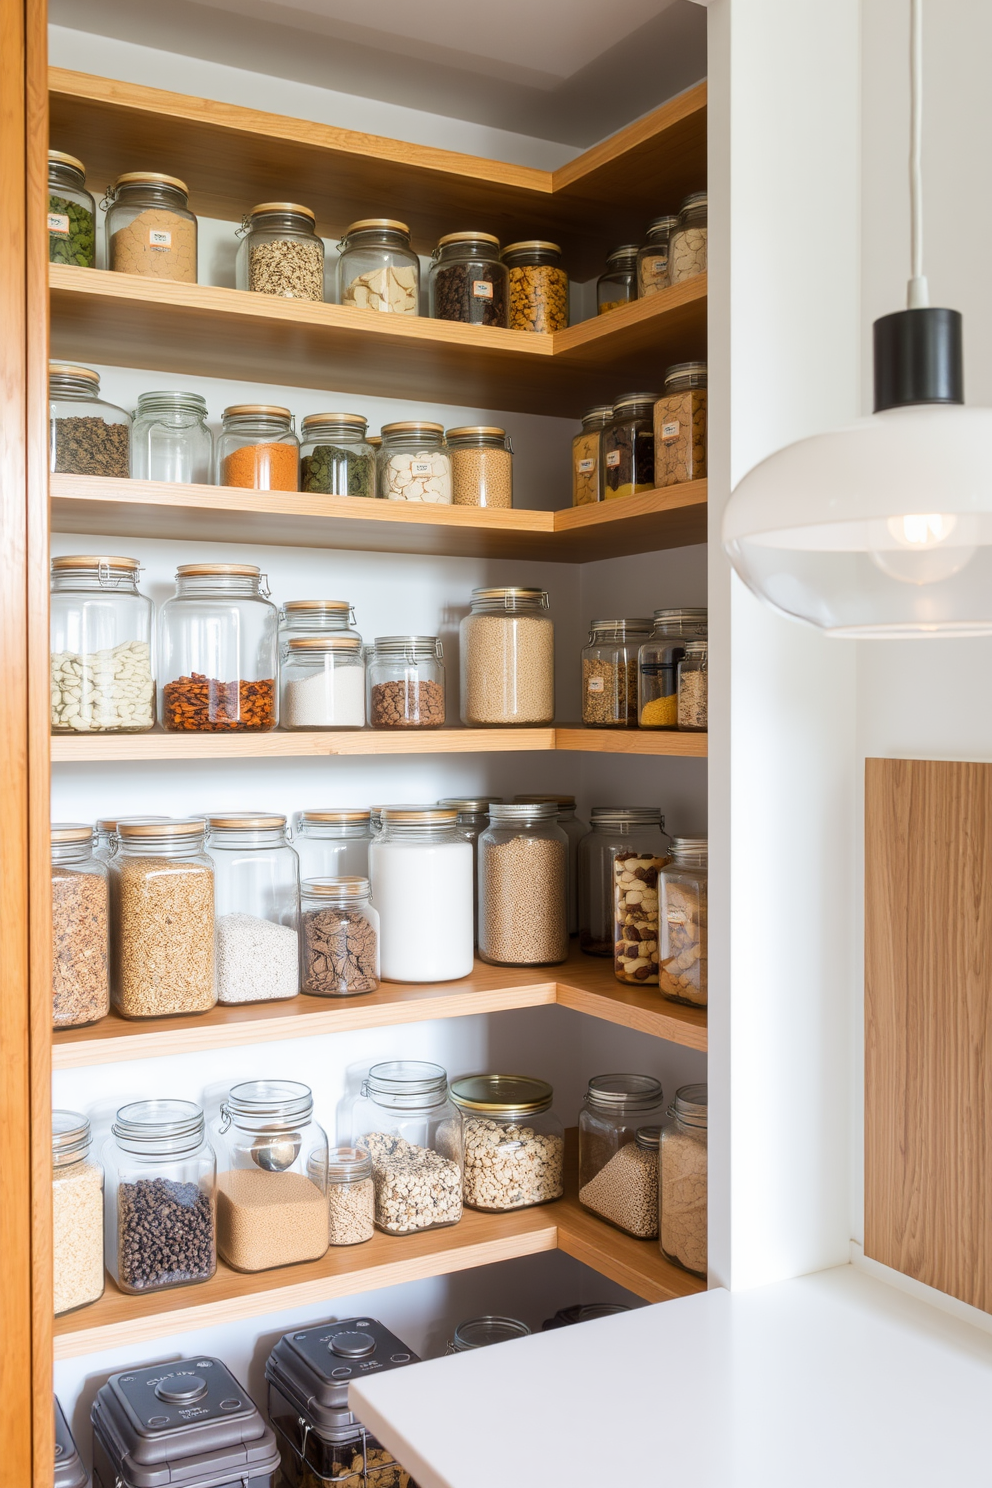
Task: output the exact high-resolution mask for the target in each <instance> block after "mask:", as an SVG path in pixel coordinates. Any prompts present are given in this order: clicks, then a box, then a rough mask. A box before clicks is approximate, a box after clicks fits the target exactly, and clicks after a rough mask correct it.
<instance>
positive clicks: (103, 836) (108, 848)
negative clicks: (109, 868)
mask: <svg viewBox="0 0 992 1488" xmlns="http://www.w3.org/2000/svg"><path fill="white" fill-rule="evenodd" d="M168 820H169V818H168V817H167V816H98V817H97V821H96V833H95V837H94V847H93V856H94V857H95V858H99V860H100V861H101V862H102V863H107V862H109V861H110V859H111V858H112V857H113V856H114V853H115V852H116V851H117V828H118V825H119V824H120V823H121V822H130V821H145V822H164V821H168Z"/></svg>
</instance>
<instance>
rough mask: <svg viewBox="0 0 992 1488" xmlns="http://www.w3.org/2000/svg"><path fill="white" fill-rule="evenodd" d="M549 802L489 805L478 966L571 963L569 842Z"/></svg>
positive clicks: (481, 875) (484, 839) (481, 861)
mask: <svg viewBox="0 0 992 1488" xmlns="http://www.w3.org/2000/svg"><path fill="white" fill-rule="evenodd" d="M557 817H558V807H557V805H556V804H555V803H554V802H551V803H542V804H536V803H531V804H524V803H522V802H516V803H514V804H513V805H512V806H498V805H496V804H493V805H492V807H491V808H490V812H489V826H488V827H487V828H486V830H485V831H484V832H483V834H482V836H481V837H480V838H479V960H480V961H487V962H489V964H490V965H492V966H556V965H559V964H560V963H561V962H562V961H565V960H567V959H568V838H567V837H566V836H565V833H564V832H563V831H562V829H561V827H560V826H559V825H558V821H557Z"/></svg>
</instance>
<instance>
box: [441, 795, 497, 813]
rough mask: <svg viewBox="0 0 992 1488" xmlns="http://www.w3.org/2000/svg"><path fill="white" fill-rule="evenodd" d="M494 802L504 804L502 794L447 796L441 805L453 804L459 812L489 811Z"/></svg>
mask: <svg viewBox="0 0 992 1488" xmlns="http://www.w3.org/2000/svg"><path fill="white" fill-rule="evenodd" d="M494 803H498V804H499V805H502V804H503V797H502V796H445V797H444V799H443V800H441V801H438V803H437V804H438V805H439V806H453V807H454V808H455V810H456V811H457V812H459V813H461V812H463V811H464V812H479V811H488V810H489V808H490V806H491V805H493V804H494Z"/></svg>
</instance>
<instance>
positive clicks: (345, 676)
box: [280, 635, 365, 730]
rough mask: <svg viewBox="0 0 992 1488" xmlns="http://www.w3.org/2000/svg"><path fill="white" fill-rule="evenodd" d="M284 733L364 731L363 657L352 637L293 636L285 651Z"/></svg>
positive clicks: (359, 642) (282, 704) (282, 701)
mask: <svg viewBox="0 0 992 1488" xmlns="http://www.w3.org/2000/svg"><path fill="white" fill-rule="evenodd" d="M280 684H281V687H282V699H281V714H280V716H281V720H282V727H283V728H284V729H311V730H312V729H360V728H364V727H365V654H364V651H363V649H362V643H361V641H360V640H359V639H357V638H354V637H351V636H335V635H325V636H316V637H303V636H291V637H290V639H289V640H288V641H287V642H286V645H285V646H284V647H283V649H282V666H281V668H280Z"/></svg>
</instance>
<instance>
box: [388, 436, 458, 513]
mask: <svg viewBox="0 0 992 1488" xmlns="http://www.w3.org/2000/svg"><path fill="white" fill-rule="evenodd" d="M378 465H379V495H380V496H381V497H382V498H383V499H384V500H385V501H425V502H429V503H431V504H433V505H436V506H450V505H451V455H450V453H449V451H448V446H447V445H446V444H445V442H444V425H443V424H432V423H428V422H426V421H425V420H423V419H403V420H402V421H401V422H399V423H395V424H384V425H383V429H382V448H381V449H380V451H379V455H378Z"/></svg>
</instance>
